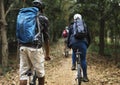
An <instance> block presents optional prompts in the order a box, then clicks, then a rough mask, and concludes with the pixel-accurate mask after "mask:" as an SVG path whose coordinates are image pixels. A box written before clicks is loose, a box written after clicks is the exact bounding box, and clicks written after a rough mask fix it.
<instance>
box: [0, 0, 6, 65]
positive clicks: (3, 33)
mask: <svg viewBox="0 0 120 85" xmlns="http://www.w3.org/2000/svg"><path fill="white" fill-rule="evenodd" d="M0 8H1V12H0V13H1V27H0V28H1V38H2V66H3V67H7V65H8V42H7V35H6V32H7V31H6V25H7V23H6V20H5V9H4V0H1V2H0Z"/></svg>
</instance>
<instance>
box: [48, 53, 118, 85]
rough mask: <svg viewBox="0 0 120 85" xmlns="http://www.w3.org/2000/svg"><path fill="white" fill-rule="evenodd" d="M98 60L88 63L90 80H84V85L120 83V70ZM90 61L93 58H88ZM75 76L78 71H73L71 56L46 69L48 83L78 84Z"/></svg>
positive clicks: (50, 84)
mask: <svg viewBox="0 0 120 85" xmlns="http://www.w3.org/2000/svg"><path fill="white" fill-rule="evenodd" d="M89 56H90V55H89ZM93 59H94V58H93ZM96 60H97V59H96ZM96 60H95V59H94V63H93V62H89V63H88V77H89V79H90V81H89V82H87V83H85V82H83V83H82V85H120V70H119V69H117V68H116V67H115V66H109V64H108V65H107V63H106V64H105V62H103V61H101V60H98V61H96ZM88 61H91V59H90V58H88ZM100 63H101V65H100ZM105 65H106V66H105ZM108 66H109V67H108ZM75 78H76V71H71V57H68V58H64V59H62V60H61V61H59V64H58V65H57V66H55V67H54V66H53V68H52V69H50V70H46V85H77V84H76V82H75Z"/></svg>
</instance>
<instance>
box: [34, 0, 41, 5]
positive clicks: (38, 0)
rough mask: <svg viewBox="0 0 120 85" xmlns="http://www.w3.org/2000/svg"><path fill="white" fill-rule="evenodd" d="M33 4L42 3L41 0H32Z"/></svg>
mask: <svg viewBox="0 0 120 85" xmlns="http://www.w3.org/2000/svg"><path fill="white" fill-rule="evenodd" d="M32 3H33V4H36V3H37V4H42V1H41V0H34V1H33V2H32Z"/></svg>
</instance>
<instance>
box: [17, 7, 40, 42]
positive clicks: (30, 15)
mask: <svg viewBox="0 0 120 85" xmlns="http://www.w3.org/2000/svg"><path fill="white" fill-rule="evenodd" d="M38 13H39V9H38V8H36V7H29V8H22V9H20V12H19V14H18V16H17V28H16V36H17V38H18V41H19V42H20V43H31V42H33V41H34V40H35V39H36V36H37V35H38V34H39V33H36V30H37V15H38Z"/></svg>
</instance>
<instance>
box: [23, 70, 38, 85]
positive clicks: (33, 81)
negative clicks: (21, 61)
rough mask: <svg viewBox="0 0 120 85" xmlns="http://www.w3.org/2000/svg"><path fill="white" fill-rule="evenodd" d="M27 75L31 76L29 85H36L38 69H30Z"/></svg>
mask: <svg viewBox="0 0 120 85" xmlns="http://www.w3.org/2000/svg"><path fill="white" fill-rule="evenodd" d="M25 75H27V76H28V77H29V85H36V80H37V75H36V70H34V71H32V70H31V69H29V70H28V71H27V72H26V73H25Z"/></svg>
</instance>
